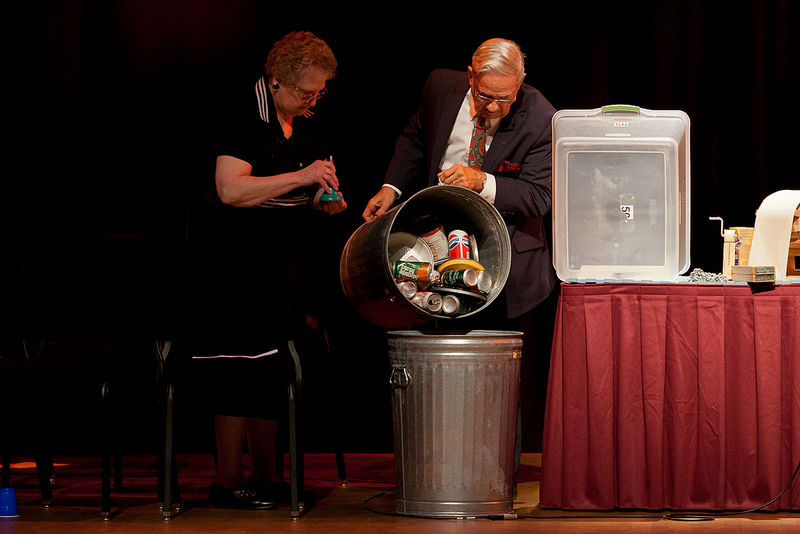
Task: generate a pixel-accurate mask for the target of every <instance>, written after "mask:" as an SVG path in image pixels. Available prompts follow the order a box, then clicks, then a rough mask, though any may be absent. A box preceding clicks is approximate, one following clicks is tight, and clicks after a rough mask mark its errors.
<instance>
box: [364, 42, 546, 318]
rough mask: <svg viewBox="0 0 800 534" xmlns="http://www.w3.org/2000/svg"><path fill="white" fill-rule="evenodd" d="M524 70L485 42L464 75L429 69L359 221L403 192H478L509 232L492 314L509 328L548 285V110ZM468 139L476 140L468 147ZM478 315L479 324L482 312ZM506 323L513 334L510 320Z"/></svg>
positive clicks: (513, 49) (513, 54)
mask: <svg viewBox="0 0 800 534" xmlns="http://www.w3.org/2000/svg"><path fill="white" fill-rule="evenodd" d="M524 69H525V65H524V55H523V54H522V51H521V50H520V48H519V46H518V45H517V44H516V43H514V42H512V41H508V40H505V39H490V40H488V41H486V42H485V43H483V44H481V45H480V47H478V49H477V50H476V51H475V53H474V54H473V56H472V64H471V65H470V66H469V67H468V68H467V72H466V73H463V72H456V71H451V70H435V71H434V72H433V73H432V74H431V75H430V77H429V78H428V81H427V84H426V86H425V89H424V92H423V100H422V104H421V106H420V108H419V110H418V111H417V113H416V115H414V117H412V118H411V120H410V122H409V124H408V126H407V127H406V128H405V130H404V131H403V132H402V133H401V134H400V136H399V138H398V140H397V144H396V147H395V153H394V157H393V158H392V160H391V163H390V164H389V168H388V171H387V173H386V178H385V180H384V185H383V187H382V188H381V190H380V191H379V192H378V193H377V194H376V195H375V196H374V197H373V198H372V199H371V200H370V201H369V202H368V203H367V207H366V209H365V210H364V213H363V218H364V219H365V220H366V221H371V220H374V219H376V218H378V217H380V216H382V215H384V214H385V213H386V212H387V211H388V210H389V209H390V208H391V207H392V205H393V204H394V203H395V201H396V200H397V199H398V198H399V197H400V196H401V195H402V194H406V195H409V194H410V193H413V192H416V191H418V190H421V189H424V188H426V187H429V186H433V185H436V184H450V185H455V186H460V187H466V188H469V189H472V190H474V191H476V192H478V193H479V194H480V195H481V196H482V197H483V198H485V199H486V200H487V201H489V202H492V203H493V204H494V206H495V207H496V208H497V210H498V211H499V212H500V214H501V215H502V216H503V219H504V220H505V221H506V224H507V226H508V232H509V236H510V238H511V255H512V257H511V267H510V273H509V277H508V280H507V282H506V285H505V289H504V292H503V294H504V299H505V303H506V309H505V310H502V309H501V310H496V308H497V307H495V310H496V311H500V312H501V313H500V315H502V316H504V318H508V319H512V318H518V319H517V321H520V320H521V319H519V318H520V317H521V316H523V314H525V313H527V312H529V311H531V310H533V308H534V307H535V306H536V305H537V304H539V303H540V302H542V301H543V300H544V299H545V298H546V297H547V296H548V295H549V294H550V293H551V292H552V290H553V287H554V285H555V277H554V273H553V268H552V263H551V260H550V254H549V249H548V245H547V238H546V235H545V228H544V224H543V218H544V217H545V216H546V215H547V214H548V212H549V211H550V205H551V187H550V186H551V167H552V165H551V125H550V121H551V118H552V116H553V114H554V113H555V109H554V108H553V106H551V105H550V103H549V102H548V101H547V100H546V99H545V98H544V96H542V94H541V93H540V92H539V91H538V90H536V89H535V88H533V87H531V86H529V85H526V84H524V83H523V79H524V77H525V70H524ZM474 132H475V133H477V134H478V140H477V141H476V142H474V143H473V142H472V137H473V133H474ZM484 132H485V135H483V137H484V138H485V141H484V143H485V145H484V146H483V148H482V142H481V140H480V138H481V134H482V133H484ZM471 148H473V150H471ZM491 308H492V307H489V309H491ZM502 312H505V313H502ZM480 315H481V320H483V319H484V317H485V312H482V313H481V314H480ZM506 325H507V326H510V325H513V326H514V327H516V328H520V326H519V322H514V323H511V324H510V325H509V324H508V323H506Z"/></svg>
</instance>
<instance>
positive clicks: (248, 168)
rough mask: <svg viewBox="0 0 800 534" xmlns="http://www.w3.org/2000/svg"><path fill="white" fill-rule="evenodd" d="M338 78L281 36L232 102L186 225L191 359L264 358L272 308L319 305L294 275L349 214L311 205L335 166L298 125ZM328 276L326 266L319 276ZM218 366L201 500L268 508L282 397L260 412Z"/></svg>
mask: <svg viewBox="0 0 800 534" xmlns="http://www.w3.org/2000/svg"><path fill="white" fill-rule="evenodd" d="M336 68H337V63H336V59H335V58H334V56H333V53H332V52H331V50H330V48H329V47H328V45H327V44H326V43H325V42H324V41H322V40H321V39H319V38H318V37H316V36H315V35H314V34H312V33H310V32H293V33H290V34H288V35H286V36H285V37H283V38H282V39H281V40H280V41H278V42H277V43H275V45H274V47H273V48H272V50H271V51H270V52H269V54H268V57H267V61H266V64H265V66H264V69H265V74H264V76H263V77H261V79H259V80H258V82H257V83H256V85H255V88H254V90H253V88H252V87H251V89H250V90H249V91H248V93H249V94H248V95H247V96H246V97H245V98H244V99H242V101H241V102H239V104H241V109H237V110H234V111H232V112H231V113H230V115H229V120H228V124H227V125H226V127H225V128H224V129H223V132H222V134H221V136H220V139H219V144H218V150H217V154H218V155H217V160H216V172H215V186H216V187H215V191H214V192H213V193H212V195H211V196H212V197H213V198H212V199H211V202H209V203H208V204H207V205H205V206H204V208H205V209H200V210H194V214H193V215H192V216H191V217H190V225H189V243H190V249H191V247H192V246H194V247H195V248H194V249H195V250H198V249H199V250H202V253H200V254H198V255H197V256H195V258H202V260H201V261H200V262H195V264H196V265H195V268H196V269H198V270H199V272H200V273H201V276H202V277H203V278H202V280H203V282H202V284H204V286H205V289H206V291H204V292H203V293H202V297H201V298H200V299H198V300H200V301H202V302H201V303H200V305H199V307H198V308H197V310H195V312H194V315H195V317H198V319H197V320H196V321H195V323H194V326H195V330H194V333H195V334H194V336H193V339H192V354H193V355H194V358H195V359H202V358H203V357H208V358H212V359H213V358H217V359H218V360H219V358H218V357H219V355H226V356H231V355H234V356H236V355H241V356H246V357H247V358H248V361H249V360H250V358H252V357H253V356H254V355H260V354H264V353H267V352H269V349H270V348H271V345H269V341H268V338H269V335H270V332H269V331H268V330H269V329H270V328H273V329H281V328H283V327H282V326H275V325H274V321H273V318H274V316H275V315H276V312H277V314H278V315H282V312H283V309H282V308H279V309H277V310H276V307H280V306H283V303H286V302H289V301H295V302H303V303H304V304H305V303H309V302H313V301H316V302H317V303H319V301H320V300H323V299H322V298H321V297H320V296H319V295H316V296H317V297H320V298H317V299H315V298H314V296H315V295H314V294H313V293H312V292H308V294H306V293H304V291H305V289H307V286H308V285H309V284H305V285H304V284H302V281H303V280H304V279H305V276H306V273H303V272H302V271H301V270H299V269H301V268H302V266H303V265H306V264H307V263H308V262H307V261H303V260H304V259H306V260H307V259H308V257H309V251H311V250H315V251H316V252H318V253H319V254H318V256H321V255H322V253H321V252H320V251H321V250H322V248H315V247H323V246H324V243H320V242H318V241H314V238H315V236H317V234H318V232H317V231H316V230H319V229H320V228H324V227H325V226H324V225H325V224H326V223H327V222H329V221H330V218H328V217H327V215H328V214H334V213H339V212H341V211H342V210H344V209H345V208H346V207H347V204H346V203H345V201H344V200H343V199H342V198H341V195H339V196H338V198H339V199H338V200H336V199H334V200H321V199H320V196H321V195H322V194H326V196H327V195H331V194H333V195H335V194H336V192H337V191H338V188H339V179H338V177H337V175H336V167H335V166H334V164H333V161H332V157H331V155H330V153H328V152H326V151H325V149H324V148H323V147H322V145H321V143H320V142H319V140H318V139H317V138H316V137H315V136H313V135H311V134H310V133H309V132H308V131H307V130H306V129H304V128H303V127H302V124H301V123H303V122H304V119H301V120H298V118H299V117H304V116H306V117H307V116H310V115H311V114H312V113H311V108H313V107H314V106H315V105H316V103H317V101H318V100H319V99H320V98H321V97H322V96H323V95H324V94H325V91H326V87H325V86H326V83H327V81H328V80H330V79H331V78H333V77H334V75H335V73H336ZM322 198H325V197H322ZM335 253H336V251H331V252H330V253H327V254H329V256H328V259H329V260H331V261H334V260H338V258H334V257H331V255H335ZM318 259H320V260H323V259H325V258H318ZM198 265H199V267H198ZM336 272H337V271H336V270H335V267H334V268H333V269H332V270H331V269H328V270H327V271H326V272H325V273H323V275H325V276H329V275H330V274H332V273H336ZM278 293H280V295H278ZM280 296H283V297H288V298H280ZM295 296H297V297H298V298H293V297H295ZM279 303H280V304H279ZM198 310H199V313H198ZM303 311H304V312H306V311H308V310H307V309H306V310H303ZM198 326H199V327H198ZM278 333H279V334H280V332H278ZM218 365H223V364H218ZM224 365H226V366H227V367H226V368H227V369H228V370H227V371H226V373H227V374H228V375H232V376H227V377H224V379H223V377H222V376H221V377H220V380H219V384H218V386H215V388H214V391H213V392H210V394H211V397H212V403H213V408H214V414H215V415H214V423H215V436H216V445H217V471H216V477H215V480H214V483H213V484H212V486H211V489H210V492H209V502H210V504H211V505H212V506H216V507H226V508H245V509H265V508H273V507H275V506H276V505H277V504H278V503H281V502H287V501H288V498H289V492H288V484H286V483H285V482H282V481H281V478H280V477H279V476H278V475H277V474H276V473H275V469H274V467H275V432H276V426H277V423H276V421H275V417H277V414H279V413H283V411H282V409H281V408H280V406H279V404H280V399H281V397H282V396H285V393H284V392H282V391H277V392H273V396H274V401H275V402H274V404H275V405H276V408H275V410H273V411H271V412H269V413H265V412H264V411H263V410H262V408H263V406H264V404H265V402H264V399H265V398H268V397H265V396H264V395H263V392H261V391H250V390H253V389H257V388H252V387H251V388H250V390H248V389H247V387H243V386H242V385H241V384H240V383H239V380H241V379H242V378H243V377H242V376H240V375H237V374H236V371H233V369H236V366H237V365H238V363H237V362H231V361H226V362H225V364H224ZM247 365H250V364H249V363H248V364H247ZM245 440H246V441H247V444H248V446H249V450H250V455H251V473H250V478H249V479H246V478H245V477H244V473H243V457H242V453H243V447H244V444H245Z"/></svg>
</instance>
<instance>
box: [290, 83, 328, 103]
mask: <svg viewBox="0 0 800 534" xmlns="http://www.w3.org/2000/svg"><path fill="white" fill-rule="evenodd" d="M294 90H295V91H297V95H298V96H299V97H300V100H302V101H303V102H304V103H306V104H308V103H309V102H311V101H312V100H319V99H320V98H322V97H323V96H325V94H326V93H327V92H328V90H327V89H325V88H323V89H322V90H321V91H319V92H316V93H307V92H305V91H303V90H302V89H300V88H299V87H297V86H296V85H295V86H294Z"/></svg>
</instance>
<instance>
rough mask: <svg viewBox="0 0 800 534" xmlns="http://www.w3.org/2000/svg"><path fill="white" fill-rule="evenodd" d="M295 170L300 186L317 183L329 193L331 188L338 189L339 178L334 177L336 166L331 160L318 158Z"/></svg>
mask: <svg viewBox="0 0 800 534" xmlns="http://www.w3.org/2000/svg"><path fill="white" fill-rule="evenodd" d="M297 172H298V175H299V176H300V185H302V186H308V185H313V184H319V185H320V187H322V189H324V190H325V192H326V193H330V192H331V190H336V191H338V190H339V178H337V177H336V167H335V166H334V165H333V162H332V161H327V160H319V159H318V160H317V161H315V162H314V163H312V164H311V165H309V166H308V167H306V168H305V169H302V170H300V171H297Z"/></svg>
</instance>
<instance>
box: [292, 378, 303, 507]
mask: <svg viewBox="0 0 800 534" xmlns="http://www.w3.org/2000/svg"><path fill="white" fill-rule="evenodd" d="M296 393H297V391H296V388H295V384H293V383H290V384H289V386H288V394H289V473H290V480H291V492H292V499H291V501H292V519H299V518H300V516H301V515H302V512H303V508H304V507H305V506H304V503H301V502H300V492H301V491H302V485H303V482H302V480H303V479H302V478H301V476H302V475H301V473H302V461H303V460H302V457H301V454H300V452H299V450H298V429H297V404H296V402H297V395H296Z"/></svg>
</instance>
